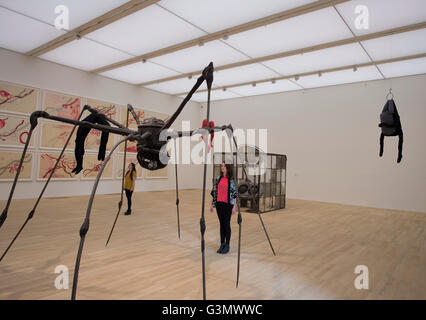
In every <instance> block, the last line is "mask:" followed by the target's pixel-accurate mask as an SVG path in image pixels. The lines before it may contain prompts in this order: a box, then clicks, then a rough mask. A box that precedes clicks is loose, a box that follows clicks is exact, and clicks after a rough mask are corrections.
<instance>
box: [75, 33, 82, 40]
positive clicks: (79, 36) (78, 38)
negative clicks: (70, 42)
mask: <svg viewBox="0 0 426 320" xmlns="http://www.w3.org/2000/svg"><path fill="white" fill-rule="evenodd" d="M75 37H76V38H77V40H80V39H81V34H79V33H78V32H77V33H76V34H75Z"/></svg>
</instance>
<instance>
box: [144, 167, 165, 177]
mask: <svg viewBox="0 0 426 320" xmlns="http://www.w3.org/2000/svg"><path fill="white" fill-rule="evenodd" d="M168 171H169V170H168V166H167V167H165V168H163V169H159V170H155V171H150V170H146V169H143V172H144V174H143V177H144V179H168V178H169V174H168Z"/></svg>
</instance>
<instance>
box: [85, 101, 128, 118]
mask: <svg viewBox="0 0 426 320" xmlns="http://www.w3.org/2000/svg"><path fill="white" fill-rule="evenodd" d="M87 104H88V105H89V106H91V107H92V108H94V109H96V110H98V111H100V112H102V113H103V114H105V115H106V116H107V117H109V118H111V119H113V120H117V110H118V109H119V107H120V106H118V105H116V104H114V103H109V102H103V101H99V100H93V99H87ZM122 108H124V107H122ZM86 113H87V111H86Z"/></svg>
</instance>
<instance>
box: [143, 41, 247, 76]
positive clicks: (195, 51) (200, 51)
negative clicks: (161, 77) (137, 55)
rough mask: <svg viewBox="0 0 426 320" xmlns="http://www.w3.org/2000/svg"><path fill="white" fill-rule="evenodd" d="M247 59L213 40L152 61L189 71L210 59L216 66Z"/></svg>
mask: <svg viewBox="0 0 426 320" xmlns="http://www.w3.org/2000/svg"><path fill="white" fill-rule="evenodd" d="M247 59H248V58H247V56H245V55H243V54H242V53H240V52H238V51H236V50H234V49H232V48H230V47H229V46H228V45H226V44H224V43H222V42H221V41H212V42H207V43H205V44H204V46H202V47H199V46H196V47H191V48H188V49H184V50H180V51H176V52H173V53H170V54H166V55H164V56H160V57H156V58H153V59H151V60H150V61H152V62H155V63H158V64H161V65H163V66H167V67H169V68H172V69H175V70H178V71H180V72H182V73H187V72H192V71H197V70H202V69H204V68H205V67H206V66H207V65H208V64H209V63H210V61H213V64H214V65H215V66H221V65H224V64H229V63H233V62H238V61H243V60H247Z"/></svg>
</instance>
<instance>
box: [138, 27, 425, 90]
mask: <svg viewBox="0 0 426 320" xmlns="http://www.w3.org/2000/svg"><path fill="white" fill-rule="evenodd" d="M424 28H426V21H425V22H421V23H416V24H411V25H407V26H403V27H399V28H393V29H389V30H384V31H380V32H375V33H370V34H365V35H362V36H357V37H352V38H348V39H343V40H338V41H332V42H328V43H323V44H319V45H315V46H310V47H305V48H301V49H296V50H290V51H285V52H280V53H276V54H272V55H268V56H264V57H259V58H254V59H248V60H244V61H240V62H235V63H230V64H226V65H223V66H216V67H215V71H221V70H226V69H231V68H236V67H242V66H246V65H250V64H254V63H259V62H264V61H269V60H274V59H279V58H285V57H290V56H295V55H299V54H303V53H307V52H313V51H318V50H323V49H329V48H334V47H338V46H342V45H347V44H352V43H357V42H360V41H366V40H371V39H377V38H382V37H386V36H390V35H394V34H399V33H404V32H409V31H414V30H419V29H424ZM202 71H203V70H197V71H193V72H186V73H184V74H180V75H177V76H172V77H167V78H162V79H158V80H152V81H148V82H144V83H141V84H139V85H140V86H148V85H151V84H158V83H162V82H167V81H172V80H177V79H183V78H187V77H193V76H197V75H199V74H201V72H202Z"/></svg>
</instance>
